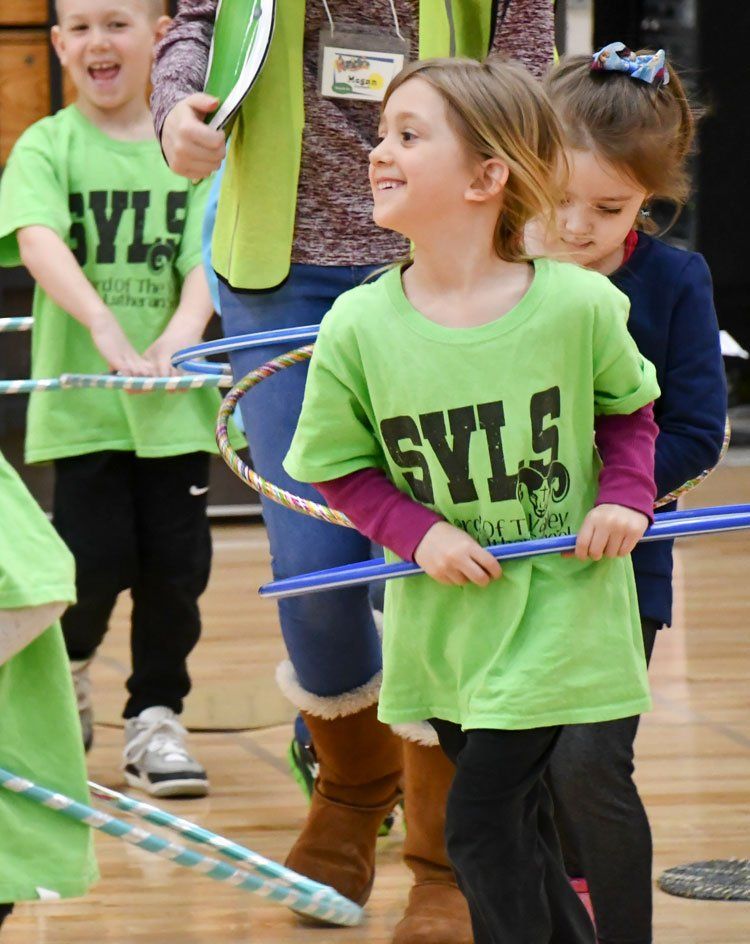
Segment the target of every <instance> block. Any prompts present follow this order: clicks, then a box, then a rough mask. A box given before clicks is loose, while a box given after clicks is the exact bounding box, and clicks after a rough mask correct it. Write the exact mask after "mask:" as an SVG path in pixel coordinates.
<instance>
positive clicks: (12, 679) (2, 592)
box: [0, 455, 98, 902]
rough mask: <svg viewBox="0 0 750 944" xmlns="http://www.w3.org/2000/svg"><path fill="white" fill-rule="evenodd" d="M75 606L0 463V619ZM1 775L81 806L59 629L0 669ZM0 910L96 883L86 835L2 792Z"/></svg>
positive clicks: (56, 559)
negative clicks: (62, 604)
mask: <svg viewBox="0 0 750 944" xmlns="http://www.w3.org/2000/svg"><path fill="white" fill-rule="evenodd" d="M56 600H67V601H69V602H71V603H72V602H73V601H75V578H74V572H73V558H72V556H71V554H70V552H69V551H68V549H67V547H66V546H65V545H64V544H63V542H62V540H61V539H60V537H58V535H57V533H56V531H55V530H54V528H53V527H52V525H51V524H50V522H49V521H48V520H47V518H46V516H45V515H44V514H43V512H42V510H41V509H40V508H39V506H38V505H37V504H36V502H35V501H34V499H33V498H32V497H31V495H30V494H29V492H28V491H27V489H26V487H25V486H24V484H23V482H22V481H21V479H20V478H19V476H18V475H17V473H16V472H15V470H14V469H13V468H12V467H11V466H10V465H9V464H8V463H7V462H6V460H5V459H4V458H3V456H2V455H0V609H13V608H18V607H27V606H40V605H42V604H44V603H51V602H53V601H56ZM0 767H4V768H5V769H6V770H10V771H11V772H12V773H14V774H18V775H19V776H24V777H28V778H29V779H30V780H33V781H35V782H36V783H39V784H40V785H41V786H45V787H47V788H48V789H50V790H58V791H60V792H61V793H64V794H66V795H67V796H72V797H74V798H75V799H77V800H81V801H82V802H88V789H87V786H86V765H85V762H84V756H83V746H82V743H81V728H80V723H79V721H78V711H77V709H76V702H75V696H74V694H73V684H72V681H71V677H70V667H69V663H68V657H67V655H66V653H65V646H64V643H63V639H62V634H61V632H60V626H59V625H58V624H56V625H54V626H51V627H50V628H49V629H48V630H46V631H45V632H44V633H42V635H41V636H39V637H38V638H37V639H35V640H34V642H32V643H31V644H30V645H28V646H26V648H25V649H22V650H21V651H20V652H19V653H17V654H16V655H15V656H13V657H12V658H11V659H10V660H9V661H8V662H6V663H4V664H3V665H0ZM0 837H2V841H0V902H10V901H24V900H27V899H34V898H38V897H40V894H41V893H40V889H45V890H46V891H51V892H55V893H57V894H58V895H60V896H62V897H63V898H67V897H71V896H75V895H83V894H85V892H86V891H87V890H88V887H89V886H90V885H91V884H92V883H93V882H94V881H96V879H97V877H98V873H97V869H96V861H95V859H94V852H93V844H92V840H91V836H90V830H89V829H87V828H86V827H85V826H82V825H80V824H79V823H74V822H72V821H71V820H68V819H66V818H65V817H64V816H62V815H60V814H59V813H55V812H54V811H53V810H48V809H46V808H45V807H41V806H37V805H36V804H35V803H31V802H30V801H29V800H26V799H24V798H23V797H19V796H16V795H14V794H12V793H8V792H7V791H6V790H0Z"/></svg>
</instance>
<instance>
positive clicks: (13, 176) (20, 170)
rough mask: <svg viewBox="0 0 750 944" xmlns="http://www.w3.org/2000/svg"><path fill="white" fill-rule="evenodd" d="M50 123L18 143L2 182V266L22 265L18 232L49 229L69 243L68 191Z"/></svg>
mask: <svg viewBox="0 0 750 944" xmlns="http://www.w3.org/2000/svg"><path fill="white" fill-rule="evenodd" d="M50 130H51V129H50V128H49V125H48V122H47V120H46V119H45V120H43V121H41V122H39V123H37V124H35V125H32V126H31V127H30V128H29V129H28V130H27V131H26V132H25V133H24V134H23V135H22V136H21V137H20V138H19V139H18V141H17V142H16V146H15V147H14V148H13V151H12V152H11V155H10V158H9V159H8V163H7V165H6V167H5V170H4V171H3V175H2V178H0V266H18V265H21V256H20V254H19V250H18V240H17V238H16V232H17V231H18V230H19V229H21V228H23V227H24V226H47V227H49V229H51V230H54V232H55V233H57V235H58V236H59V237H60V238H61V239H66V238H67V235H68V232H69V230H70V211H69V208H68V191H67V187H66V184H65V181H64V180H63V179H62V174H61V170H60V168H59V167H58V166H57V162H56V151H55V146H54V144H55V142H54V140H53V136H52V134H50Z"/></svg>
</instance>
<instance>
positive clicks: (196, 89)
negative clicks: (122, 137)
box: [151, 0, 226, 180]
mask: <svg viewBox="0 0 750 944" xmlns="http://www.w3.org/2000/svg"><path fill="white" fill-rule="evenodd" d="M217 5H218V0H181V2H180V4H179V8H178V11H177V15H176V16H175V18H174V20H173V21H172V25H171V26H170V28H169V31H168V33H167V35H166V36H165V37H164V39H163V40H162V42H161V43H160V44H159V46H158V48H157V51H156V59H155V62H154V69H153V74H152V82H153V93H152V95H151V111H152V113H153V116H154V127H155V128H156V135H157V137H158V138H159V140H160V141H161V145H162V148H163V150H164V156H165V157H166V159H167V163H168V164H169V166H170V167H171V168H172V170H173V171H175V173H177V174H181V175H182V176H184V177H188V178H190V179H191V180H199V179H201V180H202V179H203V178H204V177H208V175H209V174H211V173H212V172H213V171H215V170H218V168H219V166H220V164H221V162H222V160H223V159H224V155H225V153H226V142H225V139H224V134H223V132H221V131H216V130H214V129H211V128H209V127H208V126H207V125H206V124H205V123H204V120H203V119H204V117H205V116H206V115H207V114H209V113H210V112H212V111H213V110H214V109H215V108H216V106H217V105H218V101H217V100H216V99H215V98H211V97H210V96H208V95H204V94H203V92H202V91H201V89H202V88H203V83H204V80H205V76H206V69H207V67H208V55H209V50H210V48H211V36H212V35H213V29H214V17H215V15H216V7H217Z"/></svg>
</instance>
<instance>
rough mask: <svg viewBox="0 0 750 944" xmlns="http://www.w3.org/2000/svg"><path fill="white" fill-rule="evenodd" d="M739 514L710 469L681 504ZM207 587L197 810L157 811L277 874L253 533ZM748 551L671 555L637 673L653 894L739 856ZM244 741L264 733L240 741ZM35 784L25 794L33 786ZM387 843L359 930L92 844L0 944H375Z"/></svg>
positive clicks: (736, 936) (749, 794)
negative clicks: (301, 916)
mask: <svg viewBox="0 0 750 944" xmlns="http://www.w3.org/2000/svg"><path fill="white" fill-rule="evenodd" d="M741 501H745V502H750V468H748V467H737V466H733V465H732V463H731V456H730V463H729V464H727V465H726V466H725V467H724V468H722V469H721V470H720V471H719V472H717V473H716V474H715V475H714V477H713V478H712V479H711V480H710V481H709V482H708V483H706V484H705V485H704V486H703V487H702V488H701V490H700V492H696V493H694V495H693V496H691V502H690V504H693V505H695V504H701V505H710V504H720V503H730V502H741ZM214 536H215V542H216V554H215V564H214V573H213V578H212V582H211V587H210V588H209V590H208V592H207V594H206V596H205V597H204V601H203V613H204V621H205V626H206V631H205V635H204V639H203V641H202V643H201V645H200V646H199V647H198V650H197V653H196V655H195V656H194V658H193V662H192V671H193V675H194V682H195V689H196V691H195V695H194V696H191V697H192V702H191V704H190V706H189V720H190V723H191V725H196V726H198V727H202V728H205V727H211V726H214V727H221V728H223V729H225V730H222V731H214V732H209V731H205V730H204V731H198V732H196V733H194V734H193V736H192V740H191V744H192V747H193V749H194V752H195V753H196V755H198V756H199V757H200V758H201V759H202V760H203V761H204V763H205V764H206V766H207V768H208V770H209V773H210V776H211V781H212V786H213V790H212V794H211V796H210V797H209V798H207V799H203V800H192V801H182V802H172V803H166V802H164V803H163V804H162V805H164V807H165V808H166V809H168V810H170V811H172V812H175V813H177V814H179V815H182V816H185V817H187V818H189V819H193V820H195V821H197V822H198V823H200V824H203V825H205V826H207V827H208V828H210V829H212V830H215V831H216V832H219V833H223V834H225V835H227V836H229V837H230V838H233V839H236V840H237V841H238V842H241V843H243V844H244V845H247V846H250V847H251V848H253V849H257V850H258V851H259V852H261V853H263V854H264V855H266V856H269V857H271V858H275V859H279V860H282V859H283V857H284V854H285V852H286V850H287V849H288V847H289V846H290V844H291V843H292V841H293V839H294V837H295V834H296V833H297V831H298V830H299V828H300V826H301V824H302V821H303V816H304V809H305V806H304V802H303V799H302V796H301V794H300V792H299V789H298V787H297V785H296V784H295V783H294V781H293V780H292V778H291V776H290V775H289V773H288V770H287V767H286V762H285V757H284V755H285V751H286V747H287V743H288V740H289V733H290V729H289V726H288V722H287V719H288V718H289V717H291V711H290V709H289V708H288V707H287V706H286V705H285V704H284V702H283V701H282V700H281V699H280V698H279V697H278V695H277V694H276V692H275V689H274V686H273V683H272V673H273V667H274V665H275V663H276V662H277V661H278V659H279V658H280V657H281V655H282V649H281V645H280V642H279V638H278V632H277V626H276V617H275V610H274V608H273V606H272V605H271V604H268V603H265V602H263V601H260V600H259V599H258V598H257V597H256V596H255V589H256V588H257V586H258V585H259V584H260V583H261V582H263V581H264V580H266V579H268V576H269V567H268V551H267V545H266V540H265V532H264V531H263V529H262V527H261V526H260V525H242V526H231V527H229V526H227V527H217V528H216V529H215V535H214ZM749 555H750V533H748V532H742V533H740V534H735V535H727V536H721V537H714V538H712V537H704V538H694V539H691V540H689V541H684V542H683V543H682V545H681V547H680V549H679V552H678V555H677V557H678V563H677V576H676V612H675V626H674V628H673V629H672V630H670V631H668V632H665V633H664V634H663V635H662V636H661V637H660V638H659V640H658V642H657V646H656V651H655V655H654V660H653V663H652V672H651V677H652V682H653V691H654V703H655V708H654V711H653V712H652V713H651V714H649V715H648V716H646V717H645V718H644V720H643V724H642V727H641V733H640V735H639V741H638V769H637V777H638V782H639V785H640V788H641V790H642V793H643V796H644V799H645V802H646V805H647V807H648V810H649V812H650V816H651V821H652V825H653V831H654V845H655V869H654V875H655V877H656V876H658V874H659V873H660V872H661V871H662V870H663V869H664V868H667V867H669V866H672V865H677V864H682V863H686V862H691V861H696V860H699V859H710V858H731V857H747V856H750V684H748V679H750V635H749V634H748V612H750V574H749V573H748V559H749ZM126 618H127V607H126V604H125V602H124V601H123V603H122V606H121V607H120V608H118V611H117V616H116V619H115V621H114V624H113V628H112V632H111V633H110V639H109V640H108V642H107V644H106V646H105V647H104V648H103V651H102V653H101V655H100V657H99V659H98V662H97V666H96V672H95V673H94V681H95V703H96V707H97V712H98V718H99V719H100V720H103V721H104V722H111V723H100V724H98V725H97V729H96V743H95V746H94V748H93V750H92V752H91V755H90V770H91V777H92V779H94V780H96V781H98V782H100V783H103V784H107V785H110V786H114V787H116V788H122V781H121V778H120V773H119V762H120V749H121V742H122V731H121V730H120V729H119V727H116V726H115V724H114V722H116V720H117V714H118V712H119V710H120V709H121V706H122V701H123V697H122V681H123V678H124V674H125V665H126V664H127V648H126V645H125V639H126ZM249 724H262V725H270V726H268V727H262V728H260V729H258V730H248V729H247V725H249ZM40 779H41V777H40ZM401 838H402V836H401V832H400V829H399V830H396V831H395V832H394V834H393V835H392V836H390V837H388V838H385V839H382V840H380V843H381V845H380V849H379V855H378V875H377V879H376V883H375V889H374V892H373V895H372V898H371V900H370V904H369V906H368V908H367V918H366V922H365V923H364V925H363V926H362V927H360V928H356V929H330V928H316V927H309V926H308V927H303V926H301V925H300V924H299V923H298V922H297V921H296V919H295V918H294V916H292V915H291V914H290V913H289V912H288V911H286V910H285V909H284V908H282V907H279V906H278V905H273V904H268V903H266V902H264V901H263V900H262V899H260V898H257V897H255V896H253V895H251V894H249V893H247V892H242V891H238V890H235V889H233V888H231V887H228V886H226V885H221V884H218V883H216V882H214V881H211V880H210V879H207V878H204V877H202V876H200V875H195V874H193V873H191V872H189V871H188V870H186V869H183V868H180V867H178V866H174V865H172V864H170V863H168V862H165V861H163V860H161V859H159V858H157V857H155V856H152V855H149V854H148V853H145V852H142V851H141V850H139V849H135V848H131V847H129V846H127V845H126V844H125V843H123V842H120V841H118V840H115V839H111V838H109V837H107V836H102V835H101V834H99V835H97V851H98V855H99V860H100V865H101V870H102V879H101V881H100V883H99V884H98V885H97V886H96V887H95V888H94V889H93V891H92V892H91V894H90V895H89V896H88V897H87V898H85V899H81V900H76V901H70V902H61V903H51V904H33V905H29V904H26V905H21V906H19V907H18V908H17V910H16V913H15V914H14V915H13V917H12V918H11V919H10V920H9V921H8V923H7V925H6V927H5V929H4V931H3V935H2V941H3V944H102V942H111V944H218V942H222V944H240V942H242V944H251V942H253V944H255V942H262V944H282V942H283V944H349V942H351V944H364V942H368V944H386V942H388V941H390V934H391V932H392V929H393V927H394V925H395V924H396V922H397V921H398V919H399V916H400V913H401V910H402V908H403V906H404V903H405V900H406V895H407V890H408V886H409V873H408V872H407V870H406V869H405V868H404V866H403V865H402V864H401V862H400V847H401ZM655 909H656V916H655V920H656V932H655V941H656V944H748V941H750V903H749V904H745V903H733V902H701V901H689V900H684V899H680V898H673V897H670V896H668V895H665V894H663V893H662V892H659V891H657V892H656V895H655Z"/></svg>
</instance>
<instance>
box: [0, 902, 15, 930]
mask: <svg viewBox="0 0 750 944" xmlns="http://www.w3.org/2000/svg"><path fill="white" fill-rule="evenodd" d="M11 911H13V905H12V904H7V905H0V926H2V923H3V921H5V919H6V918H7V917H8V915H9V914H10V913H11Z"/></svg>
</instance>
